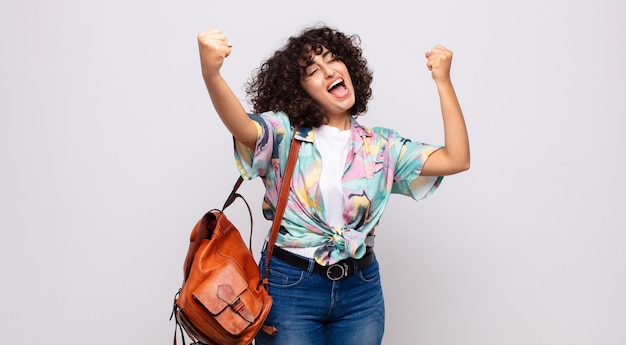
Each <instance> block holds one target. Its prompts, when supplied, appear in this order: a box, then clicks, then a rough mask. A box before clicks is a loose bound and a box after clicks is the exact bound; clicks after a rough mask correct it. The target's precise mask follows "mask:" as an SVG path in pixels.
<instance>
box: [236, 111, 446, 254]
mask: <svg viewBox="0 0 626 345" xmlns="http://www.w3.org/2000/svg"><path fill="white" fill-rule="evenodd" d="M249 116H250V118H252V119H253V120H254V122H255V124H256V125H257V130H258V135H257V142H256V148H255V149H254V150H252V149H250V148H248V147H246V146H245V145H243V144H241V143H240V142H238V141H235V161H236V164H237V168H238V169H239V171H240V173H241V176H242V177H243V178H245V179H252V178H255V177H261V179H262V180H263V184H264V185H265V196H264V198H263V205H262V208H263V214H264V216H265V218H266V219H268V220H271V219H273V218H274V209H275V206H276V203H277V201H278V193H279V190H280V186H281V181H282V178H283V174H282V173H283V171H284V170H285V164H286V162H287V156H288V154H289V148H290V146H291V138H292V137H293V136H294V135H295V137H296V139H297V140H300V141H301V142H302V143H301V146H300V152H299V155H298V160H297V162H296V167H295V171H294V174H293V177H292V179H291V193H290V195H289V198H288V201H287V207H286V209H285V214H284V216H283V219H282V227H281V229H280V231H279V234H278V238H277V240H276V245H277V246H282V247H319V248H318V249H317V250H316V252H315V254H314V256H315V261H316V262H318V263H319V264H321V265H331V264H334V263H336V262H338V261H340V260H342V259H345V258H348V257H353V258H356V259H359V258H361V257H362V256H363V255H364V254H365V251H366V248H367V247H368V246H370V247H373V246H374V229H375V227H376V225H377V224H378V221H379V220H380V218H381V216H382V214H383V210H384V209H385V206H386V205H387V203H388V201H389V197H390V194H391V193H398V194H403V195H407V196H410V197H412V198H413V199H415V200H423V199H425V198H427V197H428V196H430V195H431V194H432V193H433V192H434V191H435V190H436V189H437V187H438V186H439V184H440V183H441V181H442V179H443V177H441V176H439V177H437V176H420V172H421V170H422V166H423V165H424V162H426V160H427V159H428V157H429V156H430V154H432V153H433V152H435V151H436V150H438V149H439V148H440V147H439V146H433V145H428V144H424V143H420V142H413V141H410V140H408V139H406V138H403V137H402V136H400V135H399V134H398V133H397V132H396V131H394V130H390V129H386V128H378V127H375V128H367V127H364V126H361V125H360V124H359V123H358V122H357V121H356V120H354V119H352V120H351V128H350V141H351V143H350V148H349V150H348V157H347V159H346V163H345V169H344V175H343V178H342V181H341V183H342V186H343V190H344V209H343V219H344V221H345V224H344V225H343V226H342V227H333V226H330V225H328V224H327V223H326V221H325V217H324V213H325V212H324V200H323V199H322V194H321V192H320V190H319V188H318V184H319V180H320V173H321V159H322V158H321V157H320V155H319V152H318V151H317V149H316V148H315V145H314V144H313V141H314V140H315V138H314V131H313V129H312V128H311V127H300V128H298V132H297V133H294V128H293V127H292V126H291V124H290V122H289V118H288V117H287V116H286V115H285V114H284V113H280V112H267V113H263V114H250V115H249Z"/></svg>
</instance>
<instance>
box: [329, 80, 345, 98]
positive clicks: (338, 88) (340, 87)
mask: <svg viewBox="0 0 626 345" xmlns="http://www.w3.org/2000/svg"><path fill="white" fill-rule="evenodd" d="M346 91H347V88H346V84H345V83H344V81H343V79H341V78H340V79H337V80H335V81H334V82H333V83H332V84H330V86H329V87H328V92H330V93H331V94H333V95H335V96H342V95H344V94H345V93H346Z"/></svg>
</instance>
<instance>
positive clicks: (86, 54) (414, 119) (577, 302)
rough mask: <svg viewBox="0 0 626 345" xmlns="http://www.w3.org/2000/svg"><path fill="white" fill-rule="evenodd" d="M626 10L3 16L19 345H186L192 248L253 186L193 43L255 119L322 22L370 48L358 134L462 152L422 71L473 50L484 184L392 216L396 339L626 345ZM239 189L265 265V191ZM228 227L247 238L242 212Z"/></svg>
mask: <svg viewBox="0 0 626 345" xmlns="http://www.w3.org/2000/svg"><path fill="white" fill-rule="evenodd" d="M625 14H626V3H625V2H623V1H618V0H600V1H565V0H557V1H538V0H529V1H521V2H520V1H518V2H502V1H495V0H484V1H473V2H472V1H462V0H449V1H437V2H423V3H420V2H412V1H398V0H389V1H381V2H372V3H368V2H365V1H353V0H351V1H335V2H326V1H317V2H299V1H264V2H252V1H250V2H239V1H219V2H218V1H198V0H195V1H161V0H151V1H147V0H124V1H120V0H107V1H104V0H100V1H95V0H91V1H89V0H80V1H78V0H74V1H72V0H58V1H41V0H35V1H22V0H19V1H18V0H3V1H2V3H1V4H0V49H1V52H2V54H0V164H1V169H0V215H1V217H0V231H1V240H0V273H1V282H0V293H1V296H2V312H1V313H0V314H1V316H0V319H1V320H2V322H0V330H1V333H2V339H3V340H2V343H5V344H15V343H18V342H24V341H36V342H39V343H41V342H43V343H46V344H84V343H90V344H154V345H156V344H170V343H171V342H172V338H173V333H174V324H173V322H172V321H169V319H168V318H169V314H170V311H171V307H172V302H173V298H174V294H175V293H176V291H177V290H178V288H179V287H180V284H181V282H182V264H183V259H184V256H185V254H186V250H187V245H188V237H189V233H190V231H191V229H192V227H193V225H194V224H195V222H196V221H197V220H198V219H199V218H200V217H201V216H202V215H203V214H204V212H206V211H208V210H209V209H211V208H215V207H220V206H221V205H222V203H223V201H224V199H225V198H226V196H227V194H228V193H229V192H230V188H231V186H232V183H234V182H235V180H236V177H237V171H236V169H235V165H234V162H233V155H232V140H231V138H230V135H229V133H228V132H227V131H226V129H225V128H224V127H223V125H222V124H221V122H220V121H219V119H218V117H217V115H216V114H215V111H214V110H213V108H212V106H211V103H210V100H209V97H208V95H207V93H206V90H205V88H204V84H203V82H202V78H201V75H200V66H199V61H198V52H197V43H196V35H197V33H198V32H200V31H201V30H204V29H207V28H213V27H217V28H221V29H222V31H223V32H224V33H225V34H226V35H227V36H228V38H229V40H230V41H231V42H232V43H233V44H234V47H233V52H232V55H231V56H230V57H229V58H228V59H227V60H226V62H225V65H224V67H223V70H222V71H223V75H224V76H225V78H226V79H227V80H228V81H229V83H230V85H231V87H232V88H233V90H234V91H235V92H236V93H237V95H238V96H239V97H240V98H241V99H242V102H244V103H245V94H244V91H243V84H244V83H245V81H246V80H247V79H248V78H249V77H250V75H251V73H252V71H253V70H254V69H255V68H257V67H258V66H259V65H260V63H261V61H262V60H263V59H265V58H267V57H269V55H270V54H271V53H272V52H273V50H274V49H276V48H278V47H280V46H282V44H283V43H284V41H285V39H286V38H287V37H289V36H290V35H293V34H297V33H298V32H299V31H300V30H301V29H302V28H304V27H305V26H308V25H310V24H315V23H317V22H320V21H321V22H325V23H326V24H328V25H331V26H335V27H337V28H339V29H340V30H342V31H345V32H346V33H350V34H352V33H355V34H358V35H360V37H361V39H362V41H363V49H364V54H365V56H366V58H367V59H368V61H369V63H370V67H371V68H372V69H373V70H374V84H373V88H374V99H373V100H372V101H371V103H370V106H369V111H368V114H367V115H365V116H364V117H362V119H361V122H362V123H363V124H365V125H368V126H384V127H391V128H395V129H398V130H399V131H400V132H401V133H402V134H403V135H405V136H407V137H409V138H412V139H415V140H420V141H424V142H429V143H433V144H442V143H443V130H442V125H441V116H440V113H439V104H438V98H437V93H436V89H435V85H434V82H433V81H432V79H431V77H430V74H429V72H428V70H427V69H426V67H425V58H424V52H426V51H427V50H429V49H430V48H431V47H432V46H433V45H435V44H442V45H445V46H447V47H448V48H450V49H451V50H453V51H454V53H455V55H454V60H453V65H452V78H453V83H454V85H455V87H456V90H457V93H458V97H459V99H460V102H461V105H462V107H463V110H464V113H465V116H466V120H467V123H468V127H469V134H470V141H471V149H472V167H471V169H470V170H469V171H468V172H465V173H463V174H459V175H455V176H450V177H446V178H445V179H444V181H443V184H442V185H441V187H440V189H439V190H438V191H437V193H435V194H434V195H433V196H432V197H431V198H430V199H429V200H427V201H425V202H419V203H418V202H414V201H413V200H411V199H409V198H406V197H401V196H395V197H393V198H392V202H391V204H390V206H389V208H388V209H387V212H386V214H385V216H384V217H383V219H382V221H381V223H380V226H379V229H378V231H377V234H378V236H377V248H376V251H377V254H378V257H379V260H380V263H381V267H382V277H383V287H384V291H385V298H386V305H387V324H386V326H387V328H386V334H385V338H384V343H385V344H387V345H389V344H428V345H453V344H454V345H457V344H459V345H472V344H476V345H502V344H506V345H516V344H523V345H530V344H532V345H543V344H546V345H555V344H558V345H561V344H562V345H578V344H581V345H582V344H584V345H623V344H626V297H625V296H626V293H625V292H626V277H625V272H626V253H625V251H624V249H623V248H624V245H625V244H626V234H625V232H624V229H625V228H626V227H625V226H624V224H625V223H626V208H625V207H624V201H623V196H624V194H625V192H626V182H624V176H625V175H626V168H624V162H623V161H624V158H625V154H624V147H625V146H626V137H625V135H624V133H625V132H626V112H625V111H624V103H623V93H624V91H626V67H625V64H624V61H626V45H625V44H624V34H625V33H626V22H625V21H624V15H625ZM246 108H248V106H247V105H246ZM242 193H243V194H244V195H245V196H246V199H247V200H248V202H249V203H250V204H251V206H252V208H253V212H254V217H255V219H254V229H255V233H254V234H255V236H254V243H255V246H256V247H257V248H256V254H257V255H258V249H259V248H258V247H259V246H260V243H261V241H262V237H263V235H264V234H265V231H266V229H267V227H268V226H269V223H268V222H267V221H265V220H264V219H263V218H262V216H261V212H260V203H261V197H262V187H261V181H260V180H254V181H251V182H246V183H245V184H244V186H243V187H242ZM229 212H230V213H229V215H231V218H235V219H236V223H238V224H239V225H240V226H241V228H242V230H246V229H247V227H248V223H249V221H248V220H247V218H246V217H247V213H246V211H245V209H244V207H243V204H242V203H239V204H235V205H234V206H233V207H232V209H229ZM244 232H245V231H244ZM244 236H245V234H244Z"/></svg>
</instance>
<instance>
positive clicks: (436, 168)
mask: <svg viewBox="0 0 626 345" xmlns="http://www.w3.org/2000/svg"><path fill="white" fill-rule="evenodd" d="M198 43H199V49H200V58H201V65H202V75H203V78H204V81H205V84H206V87H207V90H208V92H209V95H210V97H211V100H212V102H213V105H214V107H215V110H216V111H217V113H218V115H219V116H220V118H221V120H222V121H223V123H224V125H225V126H226V128H227V129H228V130H229V131H230V132H231V133H232V135H233V136H234V138H235V158H236V163H237V166H238V168H239V170H240V172H241V174H242V176H243V177H244V178H247V179H252V178H255V177H261V179H262V180H263V183H264V185H265V187H266V192H265V197H264V202H263V212H264V215H265V217H266V218H267V219H273V215H274V208H275V205H276V202H277V198H278V191H279V190H280V186H281V181H282V172H283V170H284V167H285V164H286V158H287V154H288V151H289V147H290V143H291V139H292V137H294V136H295V138H296V139H297V140H300V141H301V147H300V151H299V155H298V161H297V164H296V169H295V172H294V175H293V177H292V182H291V189H290V195H289V199H288V204H287V208H286V210H285V215H284V217H283V219H282V223H281V225H282V227H281V229H280V233H279V236H278V239H277V241H276V247H275V248H274V254H273V257H272V260H271V261H270V280H269V292H270V295H271V296H272V298H273V300H274V302H273V306H272V310H271V312H270V315H269V316H268V318H267V320H266V324H267V325H271V326H274V327H275V328H276V329H277V331H278V332H277V333H276V334H275V335H269V334H266V333H263V332H261V333H260V334H259V335H258V336H257V338H256V342H257V343H258V344H261V345H265V344H276V345H299V344H307V345H318V344H319V345H324V344H327V345H331V344H334V345H346V344H358V345H369V344H372V345H373V344H380V343H381V342H382V336H383V331H384V318H385V309H384V301H383V294H382V290H381V284H380V277H379V274H378V263H377V261H376V257H375V255H374V230H375V227H376V225H377V223H378V221H379V220H380V218H381V216H382V213H383V210H384V208H385V206H386V205H387V201H388V200H389V197H390V194H391V193H399V194H404V195H407V196H410V197H412V198H414V199H416V200H420V199H424V198H426V197H428V196H429V195H430V194H432V193H433V192H434V191H435V190H436V188H437V187H438V186H439V183H440V182H441V180H442V178H443V176H445V175H451V174H455V173H458V172H461V171H464V170H467V169H468V168H469V165H470V154H469V144H468V137H467V131H466V127H465V121H464V119H463V114H462V112H461V108H460V106H459V102H458V100H457V97H456V94H455V91H454V88H453V86H452V82H451V80H450V64H451V61H452V52H451V51H449V50H448V49H446V48H444V47H442V46H435V47H434V48H433V49H432V50H430V51H429V52H427V53H426V54H425V57H426V67H427V68H428V69H429V70H430V71H431V72H432V77H433V79H434V81H435V85H436V87H437V90H438V93H439V98H440V103H441V113H442V116H443V124H444V137H445V138H444V139H445V146H443V147H441V146H433V145H428V144H423V143H420V142H414V141H410V140H408V139H406V138H404V137H402V136H401V135H400V134H399V133H398V132H397V131H395V130H391V129H387V128H367V127H364V126H361V125H360V124H359V123H358V122H357V121H356V118H357V116H358V115H362V114H363V113H364V112H365V111H366V109H367V102H368V100H369V99H370V98H371V95H372V91H371V88H370V85H371V82H372V72H371V71H370V70H369V68H368V66H367V61H366V59H365V58H364V57H363V56H362V51H361V48H360V39H359V37H358V36H356V35H346V34H344V33H342V32H340V31H338V30H336V29H334V28H329V27H311V28H307V29H305V30H304V31H302V32H301V33H300V34H299V35H298V36H294V37H291V38H289V40H288V41H287V44H286V45H285V46H284V47H283V48H282V49H280V50H278V51H276V52H275V53H274V54H273V56H272V57H271V58H269V59H268V60H267V61H265V62H263V63H262V64H261V67H260V68H259V69H258V70H257V71H256V74H255V75H254V77H253V78H252V79H251V80H250V81H249V83H248V84H247V92H248V96H249V99H250V102H251V104H252V106H253V113H252V114H248V113H247V112H246V111H245V110H244V108H243V106H242V104H241V102H240V101H239V100H238V99H237V97H236V96H235V94H234V93H233V92H232V90H231V89H230V87H229V86H228V84H227V83H226V81H225V80H224V79H223V78H222V76H221V75H220V68H221V66H222V64H223V62H224V59H225V58H226V57H228V56H229V55H230V53H231V50H232V47H231V45H230V44H229V42H228V40H227V38H226V37H225V36H224V35H223V34H222V33H221V31H220V30H216V29H213V30H208V31H205V32H201V33H200V34H199V35H198ZM296 125H297V126H298V130H297V131H295V130H294V128H295V126H296ZM264 260H265V252H263V253H262V256H261V260H260V265H261V267H263V266H264V262H265V261H264Z"/></svg>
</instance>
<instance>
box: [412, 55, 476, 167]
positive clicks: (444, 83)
mask: <svg viewBox="0 0 626 345" xmlns="http://www.w3.org/2000/svg"><path fill="white" fill-rule="evenodd" d="M426 58H427V59H428V61H427V63H426V66H427V67H428V69H429V70H430V71H431V72H432V77H433V79H434V80H435V84H436V85H437V92H438V93H439V101H440V103H441V115H442V117H443V130H444V140H445V143H444V148H442V149H440V150H437V151H435V152H434V153H433V154H432V155H430V157H429V158H428V159H427V160H426V162H425V163H424V166H423V167H422V172H421V175H424V176H445V175H452V174H456V173H459V172H462V171H465V170H467V169H469V167H470V150H469V140H468V136H467V128H466V127H465V120H464V118H463V112H462V111H461V106H460V105H459V100H458V99H457V97H456V93H455V91H454V87H453V86H452V81H451V80H450V66H451V63H452V52H451V51H450V50H448V49H446V48H445V47H442V46H435V47H434V48H433V49H432V50H431V51H429V52H427V53H426Z"/></svg>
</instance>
